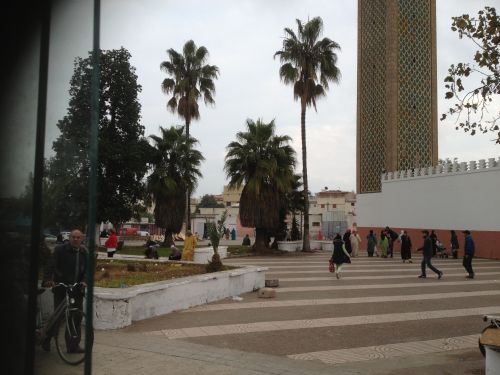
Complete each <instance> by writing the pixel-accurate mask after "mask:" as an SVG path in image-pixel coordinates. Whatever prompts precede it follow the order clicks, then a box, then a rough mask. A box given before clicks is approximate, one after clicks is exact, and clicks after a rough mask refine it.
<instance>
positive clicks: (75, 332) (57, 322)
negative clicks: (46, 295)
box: [36, 283, 94, 365]
mask: <svg viewBox="0 0 500 375" xmlns="http://www.w3.org/2000/svg"><path fill="white" fill-rule="evenodd" d="M54 287H63V288H65V292H66V296H65V298H64V300H63V301H62V302H61V304H60V305H59V306H58V307H57V308H56V309H55V311H54V312H53V313H52V315H51V316H50V317H49V319H48V320H47V322H45V324H43V322H42V319H41V318H42V317H41V313H40V312H39V314H38V317H37V320H38V322H37V331H36V334H37V343H38V344H41V345H43V343H44V342H46V340H50V339H51V338H52V337H54V339H55V344H56V349H57V353H58V354H59V357H61V359H62V360H63V361H64V362H66V363H68V364H70V365H78V364H80V363H82V362H83V361H84V360H85V355H86V353H85V350H81V349H80V346H79V345H82V347H83V348H85V338H86V335H85V332H86V331H85V328H86V327H85V325H86V321H87V319H86V316H85V313H84V312H83V311H82V310H81V309H80V308H79V307H78V306H77V305H76V298H77V297H78V296H79V294H80V295H81V293H83V292H82V290H81V284H80V283H75V284H65V283H57V284H56V285H55V286H54ZM44 291H45V289H39V292H38V293H39V295H40V294H42V293H43V292H44ZM93 341H94V331H93V330H92V331H91V342H93Z"/></svg>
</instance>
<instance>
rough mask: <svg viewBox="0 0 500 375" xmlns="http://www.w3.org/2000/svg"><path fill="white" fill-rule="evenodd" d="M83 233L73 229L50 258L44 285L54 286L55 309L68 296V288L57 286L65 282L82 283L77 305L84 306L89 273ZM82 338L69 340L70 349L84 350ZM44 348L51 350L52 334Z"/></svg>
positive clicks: (71, 350) (45, 342) (76, 297)
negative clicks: (86, 281)
mask: <svg viewBox="0 0 500 375" xmlns="http://www.w3.org/2000/svg"><path fill="white" fill-rule="evenodd" d="M82 240H83V234H82V232H80V231H79V230H78V229H75V230H73V231H71V233H70V236H69V242H67V243H65V244H63V245H59V246H57V247H56V248H55V249H54V253H53V254H52V258H51V259H50V261H49V263H48V265H47V268H46V269H45V272H44V277H43V286H45V287H54V286H55V287H54V288H53V289H52V291H53V293H54V310H55V309H56V308H57V307H58V306H59V305H60V304H61V302H63V301H64V299H65V298H66V290H65V289H64V288H62V287H57V286H56V284H57V283H64V284H75V283H81V284H82V293H81V295H80V296H75V300H76V302H75V305H76V307H78V308H79V309H82V308H83V297H84V292H83V291H84V287H85V281H84V280H85V278H86V273H87V249H86V248H85V247H84V246H83V245H82ZM79 342H80V338H79V337H78V338H76V339H75V340H72V342H67V343H66V344H67V346H68V351H70V352H83V349H82V348H80V347H79ZM42 348H43V349H44V350H46V351H50V335H48V336H47V340H46V341H44V342H43V343H42Z"/></svg>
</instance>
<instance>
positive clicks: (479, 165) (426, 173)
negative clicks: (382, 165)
mask: <svg viewBox="0 0 500 375" xmlns="http://www.w3.org/2000/svg"><path fill="white" fill-rule="evenodd" d="M498 169H500V157H498V158H497V159H495V158H489V159H488V160H486V159H480V160H478V161H476V160H472V161H469V162H461V163H457V162H451V161H449V162H445V163H443V164H438V165H437V166H435V167H433V166H430V167H422V168H411V169H407V170H401V171H393V172H385V173H382V175H381V180H382V183H385V182H391V181H396V180H407V179H411V178H422V177H437V176H449V175H456V174H466V173H475V172H484V171H488V170H498Z"/></svg>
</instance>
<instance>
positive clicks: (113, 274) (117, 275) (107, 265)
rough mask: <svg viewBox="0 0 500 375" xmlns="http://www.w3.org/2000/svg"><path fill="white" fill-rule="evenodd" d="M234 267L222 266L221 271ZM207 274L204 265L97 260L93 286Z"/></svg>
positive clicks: (147, 281) (107, 286) (115, 286)
mask: <svg viewBox="0 0 500 375" xmlns="http://www.w3.org/2000/svg"><path fill="white" fill-rule="evenodd" d="M234 268H236V267H229V266H223V269H222V271H225V270H229V269H234ZM205 273H207V271H206V265H204V264H187V263H163V262H144V261H142V262H141V261H130V260H107V259H99V260H97V263H96V271H95V286H96V287H102V288H120V287H129V286H133V285H139V284H146V283H153V282H156V281H164V280H171V279H176V278H179V277H186V276H194V275H201V274H205Z"/></svg>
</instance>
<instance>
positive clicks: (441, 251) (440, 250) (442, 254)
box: [436, 240, 448, 259]
mask: <svg viewBox="0 0 500 375" xmlns="http://www.w3.org/2000/svg"><path fill="white" fill-rule="evenodd" d="M436 256H438V257H439V258H443V259H445V258H448V253H447V252H446V247H444V245H443V244H442V243H441V242H439V240H438V241H436Z"/></svg>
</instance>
